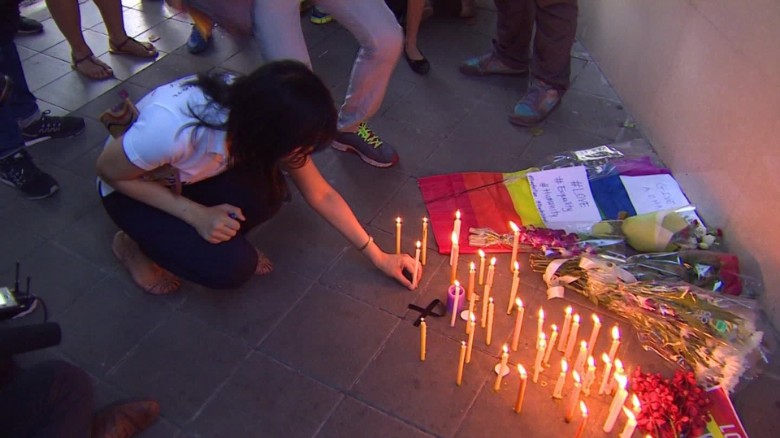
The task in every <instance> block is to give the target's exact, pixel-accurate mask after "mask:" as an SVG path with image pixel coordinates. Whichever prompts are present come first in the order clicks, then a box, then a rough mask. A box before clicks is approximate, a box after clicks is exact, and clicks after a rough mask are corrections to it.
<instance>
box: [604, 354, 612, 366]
mask: <svg viewBox="0 0 780 438" xmlns="http://www.w3.org/2000/svg"><path fill="white" fill-rule="evenodd" d="M601 360H603V361H604V363H605V364H608V363H610V362H612V361H611V360H610V358H609V355H608V354H607V353H601Z"/></svg>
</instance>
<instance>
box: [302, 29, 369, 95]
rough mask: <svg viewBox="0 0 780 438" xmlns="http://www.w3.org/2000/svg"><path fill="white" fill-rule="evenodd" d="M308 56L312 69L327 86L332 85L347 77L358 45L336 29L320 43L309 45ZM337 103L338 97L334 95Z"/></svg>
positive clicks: (353, 39) (342, 30) (345, 33)
mask: <svg viewBox="0 0 780 438" xmlns="http://www.w3.org/2000/svg"><path fill="white" fill-rule="evenodd" d="M310 47H311V49H309V58H310V59H311V65H312V69H313V70H314V71H315V72H316V73H317V75H318V76H319V77H320V78H322V81H323V82H324V83H325V85H327V86H329V87H330V86H334V85H337V84H339V83H341V82H343V81H344V78H345V77H349V75H350V72H351V70H352V64H353V63H354V62H355V58H356V56H357V51H358V48H359V45H358V43H357V41H355V38H354V37H353V36H352V35H351V34H350V33H349V32H347V31H345V30H344V29H338V30H337V31H335V32H332V33H331V34H330V35H328V36H327V37H325V39H324V41H323V42H322V44H320V45H317V46H313V47H312V46H310ZM334 99H335V100H336V103H337V105H338V104H340V102H339V100H340V98H339V97H337V96H334Z"/></svg>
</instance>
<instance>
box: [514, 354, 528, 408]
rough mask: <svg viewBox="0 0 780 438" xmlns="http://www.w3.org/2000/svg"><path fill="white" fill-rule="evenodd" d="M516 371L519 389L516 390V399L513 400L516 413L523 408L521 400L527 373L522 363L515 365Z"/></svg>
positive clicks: (526, 382)
mask: <svg viewBox="0 0 780 438" xmlns="http://www.w3.org/2000/svg"><path fill="white" fill-rule="evenodd" d="M517 371H518V372H519V373H520V390H519V391H517V401H515V412H517V413H518V414H519V413H520V412H521V411H522V410H523V400H524V399H525V387H526V386H527V385H528V373H526V372H525V368H523V366H522V365H519V364H518V365H517Z"/></svg>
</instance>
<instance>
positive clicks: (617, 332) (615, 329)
mask: <svg viewBox="0 0 780 438" xmlns="http://www.w3.org/2000/svg"><path fill="white" fill-rule="evenodd" d="M612 339H613V340H615V341H617V340H618V339H620V329H619V328H618V326H617V325H616V326H614V327H612Z"/></svg>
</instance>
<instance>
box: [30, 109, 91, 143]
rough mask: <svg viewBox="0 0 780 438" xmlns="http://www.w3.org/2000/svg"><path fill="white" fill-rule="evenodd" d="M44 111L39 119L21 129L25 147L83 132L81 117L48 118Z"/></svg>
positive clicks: (47, 111)
mask: <svg viewBox="0 0 780 438" xmlns="http://www.w3.org/2000/svg"><path fill="white" fill-rule="evenodd" d="M49 113H51V111H49V110H46V111H44V112H43V114H42V115H41V118H40V119H38V120H36V121H35V122H33V123H31V124H30V125H29V126H27V127H26V128H23V129H22V138H23V139H24V145H25V146H32V145H34V144H36V143H40V142H42V141H44V140H48V139H50V138H67V137H73V136H74V135H79V134H81V133H82V132H84V119H82V118H81V117H71V116H64V117H56V116H50V115H49Z"/></svg>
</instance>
